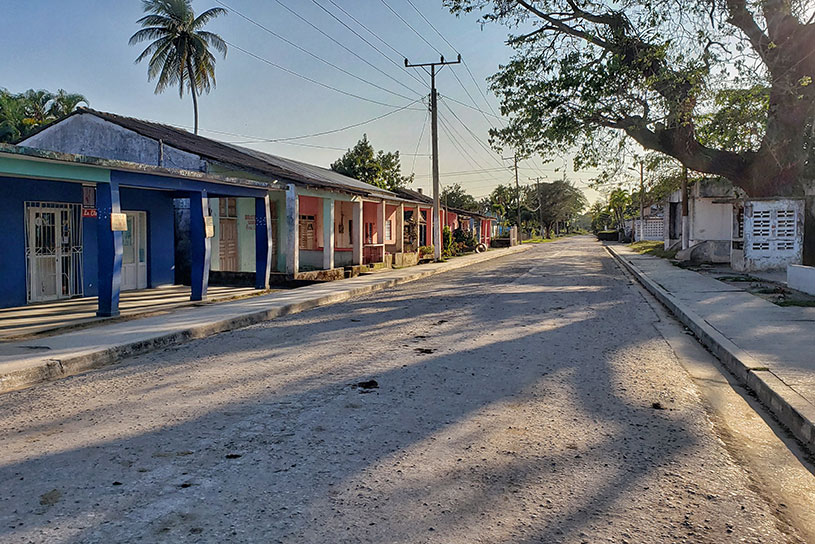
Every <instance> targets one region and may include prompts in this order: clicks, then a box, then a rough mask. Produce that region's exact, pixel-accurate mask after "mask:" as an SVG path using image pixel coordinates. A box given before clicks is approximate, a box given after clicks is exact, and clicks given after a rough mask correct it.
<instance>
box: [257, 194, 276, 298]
mask: <svg viewBox="0 0 815 544" xmlns="http://www.w3.org/2000/svg"><path fill="white" fill-rule="evenodd" d="M269 204H270V203H269V195H266V196H264V197H259V198H255V289H268V288H269V272H270V271H271V270H272V252H273V249H274V247H273V244H274V240H272V223H271V222H270V221H269Z"/></svg>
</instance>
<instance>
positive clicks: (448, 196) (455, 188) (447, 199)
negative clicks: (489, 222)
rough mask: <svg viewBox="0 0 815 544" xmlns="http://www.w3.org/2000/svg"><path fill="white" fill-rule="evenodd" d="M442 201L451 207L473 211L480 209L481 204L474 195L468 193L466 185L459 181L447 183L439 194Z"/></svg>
mask: <svg viewBox="0 0 815 544" xmlns="http://www.w3.org/2000/svg"><path fill="white" fill-rule="evenodd" d="M439 197H440V200H441V202H442V203H443V204H444V205H445V206H449V207H451V208H459V209H461V210H468V211H471V212H477V211H480V209H481V205H480V204H479V203H478V201H477V200H476V199H475V197H474V196H473V195H471V194H470V193H468V192H467V191H466V190H465V189H464V187H462V186H461V185H459V184H458V183H454V184H452V185H446V186H445V187H443V188H442V190H441V194H440V195H439Z"/></svg>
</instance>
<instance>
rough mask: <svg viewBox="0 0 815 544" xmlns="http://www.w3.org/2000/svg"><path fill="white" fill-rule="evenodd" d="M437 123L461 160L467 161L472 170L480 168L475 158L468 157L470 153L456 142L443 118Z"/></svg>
mask: <svg viewBox="0 0 815 544" xmlns="http://www.w3.org/2000/svg"><path fill="white" fill-rule="evenodd" d="M439 121H440V123H441V127H442V129H444V131H445V133H446V135H447V138H448V139H449V140H450V143H451V144H452V145H453V147H455V148H456V151H458V153H459V155H461V156H462V158H464V160H465V161H467V163H468V164H469V165H470V166H472V167H473V168H480V167H481V165H479V164H478V161H476V160H475V158H474V157H473V156H472V155H470V152H469V151H467V150H466V149H464V147H463V146H462V145H461V144H460V143H459V142H458V140H457V139H456V138H455V137H453V135H452V133H451V130H450V126H449V125H448V124H447V123H446V122H445V120H444V118H443V117H442V118H439ZM440 177H441V176H440Z"/></svg>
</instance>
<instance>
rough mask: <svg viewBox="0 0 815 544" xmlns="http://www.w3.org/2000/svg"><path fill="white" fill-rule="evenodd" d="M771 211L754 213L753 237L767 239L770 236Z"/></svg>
mask: <svg viewBox="0 0 815 544" xmlns="http://www.w3.org/2000/svg"><path fill="white" fill-rule="evenodd" d="M770 222H771V212H770V210H757V211H754V212H753V236H758V237H761V238H766V237H767V236H769V235H770Z"/></svg>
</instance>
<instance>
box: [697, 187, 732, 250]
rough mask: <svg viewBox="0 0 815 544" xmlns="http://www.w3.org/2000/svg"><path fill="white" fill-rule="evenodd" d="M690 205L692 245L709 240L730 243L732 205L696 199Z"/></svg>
mask: <svg viewBox="0 0 815 544" xmlns="http://www.w3.org/2000/svg"><path fill="white" fill-rule="evenodd" d="M690 203H691V206H690V208H691V209H690V210H689V213H690V215H691V218H690V221H691V224H690V233H691V234H690V237H691V240H690V243H691V245H693V244H697V243H699V242H706V241H709V240H714V241H716V240H726V241H728V242H729V241H730V223H731V220H732V215H733V205H732V204H729V203H727V204H717V203H714V201H713V199H710V198H694V199H692V200H691V202H690Z"/></svg>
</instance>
